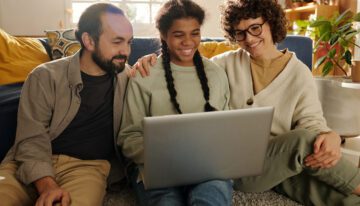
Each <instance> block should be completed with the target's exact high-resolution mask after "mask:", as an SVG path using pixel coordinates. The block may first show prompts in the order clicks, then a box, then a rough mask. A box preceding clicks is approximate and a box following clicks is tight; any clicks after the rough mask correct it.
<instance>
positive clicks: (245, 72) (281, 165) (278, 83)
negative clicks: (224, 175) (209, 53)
mask: <svg viewBox="0 0 360 206" xmlns="http://www.w3.org/2000/svg"><path fill="white" fill-rule="evenodd" d="M221 23H222V27H223V30H224V31H225V37H226V38H228V39H229V40H230V41H231V42H234V43H236V44H238V45H239V46H240V47H241V49H238V50H236V51H229V52H226V53H223V54H220V55H218V56H216V57H213V58H212V61H214V62H215V63H217V64H218V65H219V66H220V67H222V68H224V69H225V71H226V73H227V76H228V81H229V85H230V97H231V98H230V103H229V106H230V108H231V109H240V108H250V107H261V106H274V107H275V113H274V118H273V124H272V128H271V140H270V144H269V147H268V151H267V160H266V161H265V163H264V172H263V174H262V175H260V176H256V177H244V178H241V179H238V180H235V185H234V186H235V189H238V190H241V191H245V192H262V191H265V190H269V189H273V190H275V191H277V192H279V193H281V194H284V195H286V196H288V197H290V198H292V199H293V200H296V201H298V202H300V203H303V204H305V205H360V198H359V197H358V195H359V194H360V186H359V185H360V172H359V169H358V168H356V167H355V166H354V165H352V164H351V163H350V162H349V161H347V160H345V159H344V158H341V152H340V142H341V139H340V137H339V135H338V134H336V133H335V132H334V131H331V129H329V128H328V127H327V125H326V121H325V119H324V117H323V113H322V108H321V104H320V101H319V98H318V96H317V89H316V85H315V81H314V79H313V76H312V74H311V72H310V70H309V69H308V68H307V67H306V66H305V65H304V64H303V63H302V62H301V61H300V60H299V59H298V58H297V57H296V55H295V53H293V52H290V51H288V50H284V51H279V50H277V48H276V45H275V44H276V43H279V42H281V41H282V40H283V39H284V38H285V36H286V26H287V20H286V18H285V13H284V11H283V9H282V8H281V7H280V5H278V4H277V2H276V1H275V0H227V1H226V2H225V3H224V4H223V5H222V9H221ZM152 60H153V57H151V56H148V57H147V58H143V59H142V60H139V64H138V66H140V67H141V66H143V67H144V68H139V70H140V72H141V73H142V75H147V74H149V73H148V72H149V71H148V70H147V69H146V68H147V64H149V62H151V61H152Z"/></svg>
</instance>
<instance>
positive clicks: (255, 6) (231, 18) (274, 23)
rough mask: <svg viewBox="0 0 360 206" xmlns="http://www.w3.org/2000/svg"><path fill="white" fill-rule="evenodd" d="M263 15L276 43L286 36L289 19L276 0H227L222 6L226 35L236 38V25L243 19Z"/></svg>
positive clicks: (231, 39) (222, 20) (222, 19)
mask: <svg viewBox="0 0 360 206" xmlns="http://www.w3.org/2000/svg"><path fill="white" fill-rule="evenodd" d="M258 17H262V18H263V19H264V21H266V22H268V24H269V25H270V30H271V36H272V39H273V41H274V43H279V42H281V41H282V40H283V39H284V38H285V37H286V31H287V25H288V23H287V20H286V17H285V13H284V10H283V9H282V8H281V6H280V5H279V4H278V3H277V2H276V0H227V1H226V2H225V3H224V4H223V5H222V6H221V24H222V28H223V30H224V31H225V37H226V38H228V39H229V40H230V41H231V42H236V40H235V27H236V26H237V25H238V24H239V23H240V21H241V20H246V19H250V18H253V19H256V18H258Z"/></svg>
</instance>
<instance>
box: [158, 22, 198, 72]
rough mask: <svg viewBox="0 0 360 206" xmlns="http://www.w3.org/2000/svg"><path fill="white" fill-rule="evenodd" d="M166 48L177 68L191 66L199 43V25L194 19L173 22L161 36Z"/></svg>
mask: <svg viewBox="0 0 360 206" xmlns="http://www.w3.org/2000/svg"><path fill="white" fill-rule="evenodd" d="M161 36H162V37H161V38H162V40H164V41H165V42H166V44H167V46H168V50H169V53H170V60H171V62H173V63H174V64H176V65H179V66H193V65H194V63H193V57H194V54H195V52H196V50H197V48H198V47H199V44H200V41H201V34H200V24H199V22H198V21H197V20H196V19H195V18H182V19H177V20H174V21H173V23H172V25H171V27H170V29H169V30H168V31H167V33H166V34H163V35H161Z"/></svg>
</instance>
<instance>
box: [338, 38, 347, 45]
mask: <svg viewBox="0 0 360 206" xmlns="http://www.w3.org/2000/svg"><path fill="white" fill-rule="evenodd" d="M339 44H340V45H341V46H342V47H348V46H349V42H348V41H345V40H344V39H342V38H340V39H339Z"/></svg>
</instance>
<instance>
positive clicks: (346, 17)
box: [334, 9, 353, 25]
mask: <svg viewBox="0 0 360 206" xmlns="http://www.w3.org/2000/svg"><path fill="white" fill-rule="evenodd" d="M352 15H353V14H352V12H351V10H350V9H348V10H346V11H344V12H343V13H342V14H341V15H340V16H338V17H337V18H336V20H335V22H334V25H339V24H341V23H343V22H344V21H347V20H349V19H350V18H351V17H352Z"/></svg>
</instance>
